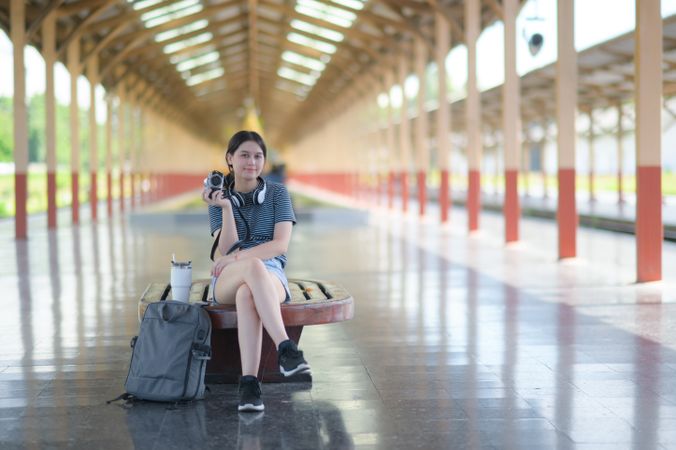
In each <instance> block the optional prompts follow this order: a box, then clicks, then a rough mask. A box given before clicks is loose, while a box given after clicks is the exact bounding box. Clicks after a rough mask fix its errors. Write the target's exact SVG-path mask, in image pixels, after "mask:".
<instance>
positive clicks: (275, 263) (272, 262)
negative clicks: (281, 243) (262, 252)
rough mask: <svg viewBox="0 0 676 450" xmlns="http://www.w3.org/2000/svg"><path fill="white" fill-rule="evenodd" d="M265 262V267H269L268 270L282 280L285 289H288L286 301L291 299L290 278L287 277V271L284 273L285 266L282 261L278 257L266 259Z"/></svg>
mask: <svg viewBox="0 0 676 450" xmlns="http://www.w3.org/2000/svg"><path fill="white" fill-rule="evenodd" d="M263 264H264V265H265V268H266V269H268V272H270V273H271V274H273V275H274V276H276V277H277V278H279V281H281V282H282V286H284V290H285V291H286V298H285V299H284V302H285V303H286V302H288V301H289V300H291V294H290V293H289V280H287V279H286V273H284V268H283V267H282V263H281V262H280V261H279V260H278V259H277V258H270V259H264V260H263Z"/></svg>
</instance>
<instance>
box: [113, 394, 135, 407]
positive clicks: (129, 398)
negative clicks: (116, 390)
mask: <svg viewBox="0 0 676 450" xmlns="http://www.w3.org/2000/svg"><path fill="white" fill-rule="evenodd" d="M134 399H136V397H134V396H133V395H132V394H128V393H126V392H125V393H124V394H120V395H118V396H117V397H115V398H114V399H112V400H106V404H108V405H110V404H111V403H113V402H116V401H118V400H124V401H125V402H127V401H133V400H134Z"/></svg>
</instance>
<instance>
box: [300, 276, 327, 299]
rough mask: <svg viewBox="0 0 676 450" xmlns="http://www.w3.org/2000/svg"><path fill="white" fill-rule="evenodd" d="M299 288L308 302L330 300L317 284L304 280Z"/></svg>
mask: <svg viewBox="0 0 676 450" xmlns="http://www.w3.org/2000/svg"><path fill="white" fill-rule="evenodd" d="M298 286H300V287H301V289H303V295H304V297H305V298H307V299H308V300H328V299H327V297H326V295H324V292H322V289H321V288H320V287H319V285H318V284H317V283H315V282H312V281H309V280H303V281H302V282H300V281H299V282H298ZM308 297H309V298H308Z"/></svg>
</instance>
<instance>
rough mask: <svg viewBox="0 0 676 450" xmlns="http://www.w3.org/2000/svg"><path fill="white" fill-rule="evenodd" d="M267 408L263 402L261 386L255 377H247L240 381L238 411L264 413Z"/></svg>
mask: <svg viewBox="0 0 676 450" xmlns="http://www.w3.org/2000/svg"><path fill="white" fill-rule="evenodd" d="M264 409H265V406H264V405H263V400H261V384H260V383H259V382H258V379H257V378H256V377H254V376H253V375H246V376H243V377H241V378H240V379H239V407H238V408H237V410H238V411H254V412H255V411H263V410H264Z"/></svg>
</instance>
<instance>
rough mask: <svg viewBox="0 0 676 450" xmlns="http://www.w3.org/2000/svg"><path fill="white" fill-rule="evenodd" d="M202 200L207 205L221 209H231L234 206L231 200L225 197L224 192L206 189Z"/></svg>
mask: <svg viewBox="0 0 676 450" xmlns="http://www.w3.org/2000/svg"><path fill="white" fill-rule="evenodd" d="M202 200H204V202H205V203H206V204H207V205H213V206H218V207H220V208H230V207H231V206H232V203H230V199H229V198H228V197H226V196H225V191H224V190H214V189H204V190H203V191H202Z"/></svg>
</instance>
